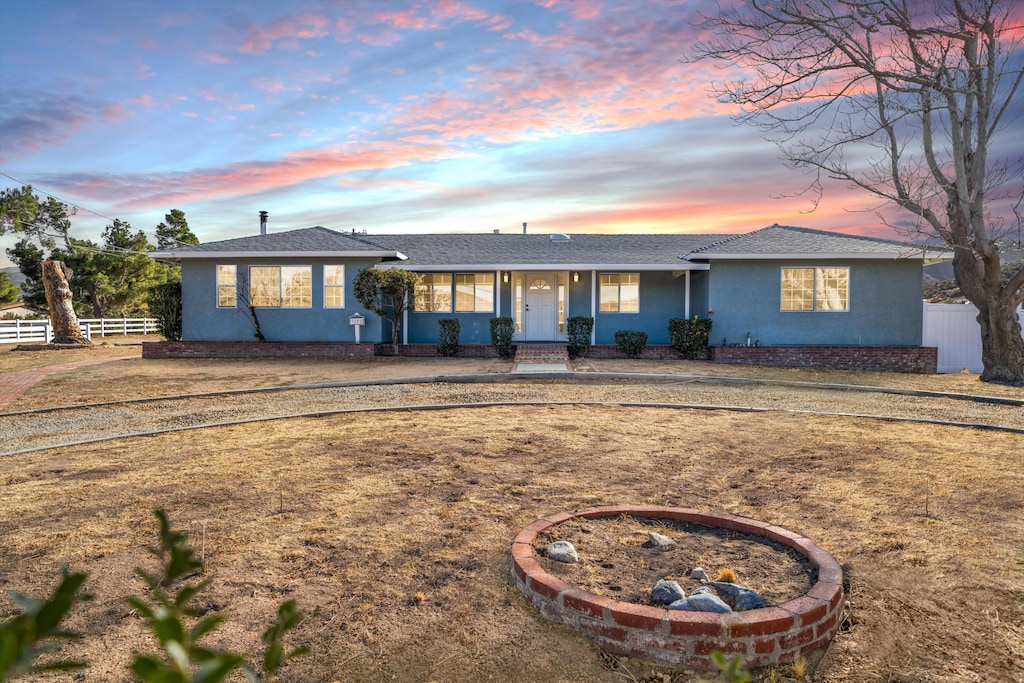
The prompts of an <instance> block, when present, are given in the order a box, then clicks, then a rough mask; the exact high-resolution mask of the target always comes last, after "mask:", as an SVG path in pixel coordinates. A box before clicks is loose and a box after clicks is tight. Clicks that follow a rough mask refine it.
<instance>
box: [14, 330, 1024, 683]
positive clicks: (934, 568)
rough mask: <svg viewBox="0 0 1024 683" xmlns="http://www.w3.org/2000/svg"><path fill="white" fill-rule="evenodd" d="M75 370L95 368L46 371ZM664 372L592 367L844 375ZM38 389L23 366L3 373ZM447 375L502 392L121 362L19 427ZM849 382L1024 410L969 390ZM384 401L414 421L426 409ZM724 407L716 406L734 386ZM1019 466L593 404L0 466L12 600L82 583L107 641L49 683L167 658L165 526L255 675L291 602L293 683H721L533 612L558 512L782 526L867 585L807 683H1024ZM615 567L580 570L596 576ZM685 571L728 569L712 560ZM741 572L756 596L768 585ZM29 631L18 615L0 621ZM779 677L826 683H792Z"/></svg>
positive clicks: (901, 425)
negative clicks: (151, 584)
mask: <svg viewBox="0 0 1024 683" xmlns="http://www.w3.org/2000/svg"><path fill="white" fill-rule="evenodd" d="M123 352H124V349H120V350H118V353H123ZM73 353H75V354H88V353H89V352H88V351H76V352H73ZM22 355H23V356H29V355H31V356H39V355H42V354H41V353H33V354H22ZM71 360H79V358H71V357H70V356H61V357H60V359H59V360H51V363H54V362H68V361H71ZM31 362H35V361H31ZM637 363H641V365H636V364H637ZM642 363H643V362H642V361H633V362H627V361H604V362H602V361H594V363H593V365H594V366H596V369H599V370H602V369H616V370H617V371H624V370H622V369H621V368H622V367H623V366H628V367H630V368H634V370H632V371H637V370H635V368H652V367H657V368H658V369H657V370H649V371H652V372H666V371H672V370H675V371H676V372H680V373H684V374H685V373H697V374H700V373H715V372H719V371H721V372H722V373H723V374H728V373H733V374H734V375H735V376H752V375H756V374H757V373H764V376H767V377H769V378H770V377H773V376H781V377H784V378H786V379H791V380H796V381H814V380H815V376H816V375H817V376H818V379H820V378H821V376H822V375H824V376H825V377H826V378H827V379H824V380H823V381H829V382H835V381H840V380H837V379H835V377H836V375H835V374H833V373H814V372H811V371H801V372H795V373H794V372H790V371H787V370H780V369H763V370H762V369H757V368H738V369H737V368H719V367H715V366H708V365H707V364H697V363H693V364H682V363H680V364H678V365H673V364H657V365H656V366H655V365H642ZM44 364H45V363H44ZM601 366H605V367H601ZM611 366H616V367H611ZM23 367H24V366H22V365H20V364H19V361H18V360H14V359H11V358H10V357H8V355H7V353H4V352H0V372H9V371H14V370H20V369H23ZM438 367H440V368H443V369H437V368H438ZM469 367H472V368H475V369H465V368H469ZM504 370H505V371H507V367H506V368H504ZM446 371H449V372H455V371H460V372H487V371H491V372H500V371H502V368H501V366H500V365H498V366H496V365H493V361H487V360H465V361H454V362H451V363H438V362H433V361H431V362H426V363H423V364H419V365H417V364H414V363H412V362H391V363H387V362H373V363H355V364H351V365H346V364H345V363H344V362H330V363H318V362H316V361H289V362H287V363H281V364H275V363H267V362H262V363H259V362H242V361H226V362H225V361H202V362H195V361H188V362H184V363H177V364H175V363H172V362H170V361H153V362H150V361H143V360H131V361H119V362H115V363H110V364H106V365H100V366H93V367H90V368H83V369H81V370H80V371H75V373H74V376H69V375H70V374H71V373H68V374H67V375H54V376H52V377H50V378H48V379H46V380H44V381H43V382H42V383H41V384H40V385H38V386H37V387H36V388H35V389H32V390H31V391H30V392H29V393H28V394H27V395H26V396H25V397H23V399H19V401H16V402H15V403H14V404H13V405H11V406H10V407H9V408H8V412H14V411H19V410H29V409H32V408H39V407H43V406H45V405H47V404H49V405H69V404H72V403H78V402H81V399H79V400H73V397H75V396H81V395H82V394H83V393H88V395H89V400H100V399H101V398H103V399H106V400H110V399H117V398H122V397H129V396H130V397H144V396H169V395H174V394H178V393H184V392H185V391H188V390H197V389H198V390H203V391H211V390H215V389H232V388H245V386H247V385H248V384H247V383H255V384H259V385H263V386H272V385H279V384H307V383H313V382H323V381H340V380H343V379H348V378H352V377H357V376H381V375H388V374H392V375H395V374H397V375H402V374H406V375H430V374H439V373H442V372H446ZM840 376H841V377H842V378H844V379H843V381H851V380H853V379H856V380H859V381H855V382H852V383H857V384H880V383H882V382H889V383H890V384H896V385H898V384H900V383H909V384H913V385H922V386H921V387H918V388H934V389H936V390H941V389H942V388H944V387H945V386H947V385H946V384H944V383H945V382H949V383H951V384H953V385H956V384H958V383H964V384H963V386H970V387H971V388H972V389H974V390H975V392H976V393H987V394H992V393H996V392H1000V391H1003V390H1004V389H1005V390H1006V393H1004V394H1003V395H1006V396H1018V397H1019V396H1020V395H1021V390H1020V389H1019V388H1018V389H1013V388H990V387H983V386H979V385H978V384H977V382H976V379H975V383H974V384H973V385H969V384H966V382H968V381H969V379H968V378H963V377H959V376H956V377H952V378H929V377H921V376H891V375H890V376H886V375H881V376H869V377H859V376H857V375H856V373H845V374H841V375H840ZM247 378H248V379H247ZM83 379H88V381H87V382H83ZM0 381H2V377H0ZM85 385H88V389H87V390H86V389H85ZM567 386H571V383H566V382H560V383H544V382H541V383H531V384H526V383H524V384H523V385H507V386H503V388H502V394H503V395H505V396H508V397H511V398H514V397H515V396H516V395H517V393H522V394H524V395H526V394H528V395H529V396H530V397H531V399H533V398H534V397H536V396H537V395H538V394H543V393H544V392H550V393H551V394H552V395H557V396H558V398H559V400H561V399H562V398H564V394H565V391H566V387H567ZM978 389H981V390H982V391H978ZM602 390H604V391H609V392H614V393H615V395H617V396H619V397H620V400H622V401H628V400H630V399H631V397H633V396H634V395H646V394H644V393H643V392H644V391H645V390H646V389H645V387H644V386H643V385H642V383H636V382H614V381H609V382H606V383H603V384H602ZM953 390H958V389H953ZM389 391H390V392H394V393H395V396H394V400H395V401H397V402H399V403H400V402H401V401H402V400H403V397H404V396H405V393H406V392H413V391H423V388H422V387H418V388H417V387H415V385H410V386H409V387H404V386H398V387H391V388H389ZM432 391H434V392H435V393H439V394H440V393H443V392H444V391H445V389H444V387H435V388H434V389H432ZM723 391H724V389H723ZM706 392H710V395H708V397H707V398H706V400H707V402H708V403H709V405H711V404H714V402H713V394H714V388H713V387H712V388H708V389H706ZM704 395H705V394H702V396H704ZM851 396H853V395H852V394H851ZM842 398H843V394H842V393H839V394H838V398H837V399H836V400H842ZM223 400H224V401H230V400H231V399H230V398H225V399H223ZM773 400H774V399H773ZM991 410H992V411H994V412H997V413H999V414H1003V415H1005V414H1006V411H1007V410H1017V409H1016V408H1009V409H1008V408H1007V407H1006V406H992V407H991ZM58 412H59V411H58ZM851 412H857V411H851ZM3 420H4V415H3V414H0V427H2V425H3ZM1022 453H1024V436H1022V435H1021V434H1019V433H1009V432H1003V431H991V430H980V429H970V428H963V427H944V426H936V425H925V424H915V423H907V422H892V421H886V420H880V419H865V418H851V417H838V416H815V415H810V414H798V413H793V412H787V411H783V410H778V411H769V412H760V413H750V412H735V411H726V410H698V409H675V408H660V407H648V408H639V407H625V406H614V405H603V406H593V405H571V404H569V405H565V404H560V405H524V406H511V407H510V406H494V407H475V408H453V409H447V410H430V411H398V412H388V411H376V412H367V413H360V414H348V415H333V416H323V417H320V418H295V419H288V420H277V421H269V422H263V423H259V424H256V425H238V426H229V427H217V428H204V429H196V430H192V431H187V432H180V433H169V434H162V435H157V436H150V437H144V438H122V439H118V440H113V441H108V442H103V443H99V444H91V445H87V446H77V447H56V448H51V449H49V450H44V451H36V452H32V453H26V454H22V455H14V456H7V457H3V458H0V491H2V495H0V592H2V593H3V594H4V596H6V593H7V592H8V591H12V590H16V591H21V592H29V593H34V594H42V593H44V592H47V591H48V590H49V589H50V588H52V586H53V585H55V583H56V577H57V573H58V563H59V562H67V563H68V564H69V565H70V567H71V569H72V570H74V571H84V572H88V574H89V580H88V582H87V584H86V589H87V590H88V592H89V593H92V594H93V595H94V596H95V599H94V600H93V601H92V602H89V603H86V604H84V605H81V606H79V607H77V608H76V610H75V612H74V613H73V615H72V618H71V619H70V622H69V624H68V625H69V626H70V627H71V628H72V629H74V630H76V631H78V632H80V633H82V634H84V635H83V637H82V638H81V639H78V640H76V641H74V642H72V643H70V644H68V645H66V646H64V647H63V648H62V649H61V650H60V656H62V657H68V658H84V659H87V660H88V661H89V666H88V668H86V669H85V670H84V671H83V672H81V675H79V677H78V678H75V674H59V675H53V676H49V677H40V678H39V680H46V681H50V680H85V681H115V682H116V681H127V680H130V678H129V677H128V675H127V674H126V663H127V662H128V661H129V659H130V656H131V653H132V652H133V651H153V650H154V645H153V643H152V641H151V638H150V637H149V636H148V635H147V634H146V633H145V632H143V630H142V626H141V621H140V619H139V618H138V617H136V616H135V615H134V614H133V613H132V612H131V610H130V608H129V607H128V606H127V605H126V604H125V602H124V599H123V597H124V596H125V595H128V594H132V593H138V592H139V591H141V589H142V584H141V581H140V580H139V579H138V578H137V577H135V575H134V573H133V568H134V567H137V566H145V567H150V568H151V567H152V560H151V559H150V557H149V555H148V553H147V552H146V547H147V546H150V545H152V544H153V543H154V542H155V540H156V529H157V526H156V521H155V519H154V518H153V515H152V511H153V509H155V508H162V509H164V510H166V511H167V512H168V514H169V516H170V518H171V520H172V523H173V524H175V525H176V526H177V527H180V528H183V529H185V530H188V531H189V532H190V534H191V537H192V540H193V542H194V545H195V546H196V547H197V549H200V551H201V552H202V554H203V556H204V558H205V561H206V564H207V573H208V575H209V576H211V577H212V579H213V583H212V588H211V589H210V590H209V591H208V592H207V593H204V597H203V600H204V606H205V607H206V608H207V609H209V610H214V611H219V612H220V613H222V614H223V615H224V616H225V617H226V622H225V623H224V625H223V626H222V627H221V628H220V629H219V630H218V631H217V632H215V634H214V635H213V636H212V638H211V639H210V640H211V643H214V644H221V645H224V646H226V647H229V648H232V649H236V650H239V651H243V652H249V653H254V652H256V651H257V650H258V643H259V635H260V633H261V632H262V630H263V629H264V628H265V626H266V625H267V624H268V623H269V621H270V620H271V618H272V616H273V612H274V610H275V608H276V605H277V604H278V603H279V602H281V601H282V600H284V599H288V598H294V599H295V600H297V601H298V603H299V605H300V607H301V608H302V609H303V610H304V611H305V612H306V614H307V618H306V620H305V621H304V622H303V624H302V625H301V626H300V627H299V628H298V629H297V630H296V631H295V632H294V633H293V635H292V636H291V638H290V642H291V643H293V644H296V645H298V644H305V645H308V646H309V647H310V648H311V649H312V654H311V655H310V656H308V657H305V658H303V659H300V660H298V661H297V662H295V663H293V664H291V665H290V666H289V667H288V668H287V669H286V671H285V675H284V676H283V680H287V681H339V682H340V681H345V682H348V681H353V682H354V681H424V682H425V681H438V682H441V681H453V682H456V683H470V682H476V681H508V682H513V681H515V682H519V681H580V682H584V681H587V682H589V681H594V682H598V683H602V682H608V683H612V682H615V683H622V682H625V681H635V680H644V681H665V680H668V681H680V682H681V681H691V680H699V675H698V674H696V673H694V672H685V671H678V670H672V669H667V668H664V667H654V666H648V665H645V664H644V663H643V662H641V661H639V660H622V659H618V658H614V657H608V656H605V655H602V653H600V652H599V651H598V650H597V649H596V648H594V647H593V646H592V645H591V644H590V643H589V642H588V641H587V640H586V639H585V638H584V637H582V636H581V635H579V634H577V633H576V632H574V631H572V630H571V629H569V628H567V627H565V626H562V625H559V624H555V623H553V622H551V621H549V620H547V619H545V618H544V617H542V616H541V615H540V614H539V613H537V612H536V611H535V610H534V609H533V608H532V607H530V606H529V604H528V603H527V602H526V601H525V599H524V598H523V597H522V596H521V595H520V594H519V593H518V592H517V591H516V590H515V588H514V587H513V586H512V585H511V581H510V579H509V544H510V542H511V539H512V538H513V537H514V536H515V535H516V533H517V532H518V531H519V530H520V529H521V528H522V527H524V526H526V525H527V524H529V523H531V522H533V521H534V520H536V519H538V518H539V517H541V516H543V515H545V514H548V513H551V512H556V511H561V510H575V509H580V508H584V507H590V506H594V505H613V504H621V503H634V504H655V505H673V506H680V507H692V508H699V509H707V510H718V511H724V512H729V513H732V514H739V515H745V516H749V517H752V518H755V519H759V520H764V521H769V522H772V523H775V524H779V525H781V526H783V527H786V528H788V529H791V530H793V531H797V532H799V533H802V534H804V535H806V536H807V537H809V538H810V539H812V540H814V541H815V542H816V543H817V544H818V545H820V546H821V547H823V548H825V549H826V550H828V551H829V552H831V553H832V554H833V556H835V557H836V559H837V560H838V561H839V562H840V563H843V564H844V566H845V567H846V569H847V571H848V574H847V579H848V582H849V586H850V592H849V596H848V599H849V600H850V610H849V614H848V619H847V622H846V624H845V626H844V629H843V631H842V632H841V633H840V635H839V637H838V638H837V639H836V641H835V642H834V643H833V645H832V646H831V648H829V650H828V652H827V653H826V655H825V657H824V658H823V659H822V661H821V662H820V664H819V665H818V667H817V670H816V671H815V672H813V677H812V678H811V677H808V680H814V681H822V682H830V683H839V682H843V683H853V682H868V681H872V682H874V681H891V682H904V683H911V682H917V681H928V682H931V681H943V682H946V681H948V682H950V683H952V682H953V681H979V682H980V681H1024V468H1022V466H1021V465H1022ZM621 536H622V534H619V533H616V535H615V538H612V539H610V540H609V542H616V541H617V539H618V538H619V537H621ZM641 540H642V539H641ZM602 554H603V551H602V550H599V549H597V548H593V549H589V550H588V549H587V548H581V558H582V562H583V568H584V569H585V568H586V567H587V566H588V563H590V564H591V565H593V564H594V563H595V561H596V558H598V557H599V556H600V555H602ZM680 561H681V563H684V564H687V565H689V564H695V563H697V562H698V561H699V562H702V563H704V566H705V568H707V569H709V571H712V572H713V571H715V570H717V569H720V568H722V567H721V566H720V564H721V562H722V560H721V559H720V558H719V557H717V556H716V555H714V554H707V555H703V556H701V557H699V558H692V559H691V558H686V561H685V562H683V558H681V560H680ZM593 568H594V570H595V572H596V571H597V569H598V567H596V566H595V567H593ZM735 568H736V569H737V571H738V572H739V574H740V580H741V581H742V580H743V579H744V575H745V571H748V570H747V568H744V567H735ZM688 569H689V567H688V566H685V567H680V568H679V569H678V570H677V571H678V572H679V573H682V572H684V571H688ZM754 571H755V569H754V568H750V569H749V572H750V573H751V574H753V573H754ZM595 585H600V582H598V583H597V584H595ZM631 590H636V589H635V588H633V589H631ZM13 610H14V607H13V605H12V603H10V602H9V601H8V600H7V599H6V597H3V598H0V617H3V616H7V615H9V614H11V613H12V612H13ZM764 676H766V677H767V676H775V679H776V680H803V679H801V678H797V677H796V676H794V675H793V674H792V672H791V671H776V672H774V673H770V674H769V673H765V674H764ZM29 680H32V679H29Z"/></svg>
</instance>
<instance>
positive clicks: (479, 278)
mask: <svg viewBox="0 0 1024 683" xmlns="http://www.w3.org/2000/svg"><path fill="white" fill-rule="evenodd" d="M467 278H468V281H467ZM460 279H461V280H462V281H461V282H460ZM453 281H454V285H455V297H454V298H455V312H456V313H494V283H495V278H494V273H455V277H454V278H453ZM460 288H461V289H462V290H463V291H462V292H461V293H462V294H463V296H468V297H469V301H470V302H471V303H472V307H471V308H466V307H464V306H463V307H460V301H459V299H460V297H459V294H460V291H459V290H460ZM467 288H468V291H467ZM484 288H489V289H490V290H491V295H490V296H489V297H486V296H485V297H483V298H481V296H480V294H478V291H479V290H481V289H484ZM483 301H486V302H487V303H486V304H484V303H482V302H483ZM485 306H486V307H485Z"/></svg>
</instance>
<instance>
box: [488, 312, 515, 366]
mask: <svg viewBox="0 0 1024 683" xmlns="http://www.w3.org/2000/svg"><path fill="white" fill-rule="evenodd" d="M515 332H516V322H515V321H514V320H512V318H506V317H502V318H491V346H493V347H494V350H495V351H497V352H498V356H500V357H501V358H511V357H512V354H513V350H512V335H513V334H515Z"/></svg>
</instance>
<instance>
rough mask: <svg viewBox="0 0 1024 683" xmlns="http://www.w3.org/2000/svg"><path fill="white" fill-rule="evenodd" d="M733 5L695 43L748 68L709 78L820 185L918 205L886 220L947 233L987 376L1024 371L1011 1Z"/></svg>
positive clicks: (915, 230)
mask: <svg viewBox="0 0 1024 683" xmlns="http://www.w3.org/2000/svg"><path fill="white" fill-rule="evenodd" d="M730 4H732V5H733V8H731V9H722V10H720V13H719V14H718V15H716V16H711V17H706V18H705V21H704V24H703V27H704V28H705V29H709V33H708V37H707V38H706V39H705V40H703V41H702V42H700V43H698V44H697V45H696V47H695V49H694V52H693V54H692V55H691V56H690V57H689V59H690V60H691V61H700V60H712V61H715V62H717V63H719V64H721V65H724V66H726V67H727V68H731V67H733V66H735V67H739V68H740V69H741V70H742V72H743V75H741V76H737V77H736V78H734V79H732V80H726V81H725V82H722V83H716V84H714V85H713V86H712V90H713V93H714V94H715V95H716V96H717V97H718V98H719V100H720V101H723V102H727V103H733V104H738V105H740V113H739V114H738V115H737V118H738V119H739V120H740V121H742V122H745V123H749V124H753V125H755V126H758V127H759V128H760V129H761V130H763V131H764V132H765V134H766V136H767V137H768V138H769V139H772V140H773V141H775V142H776V143H777V144H778V145H779V147H780V149H781V150H782V153H783V157H784V159H785V160H786V161H787V162H789V163H790V164H792V165H793V166H795V167H797V168H800V169H802V170H805V171H808V172H810V173H812V174H813V177H814V180H813V181H812V185H811V187H812V188H813V189H814V190H816V191H817V192H818V193H820V191H821V180H822V179H823V178H832V179H838V180H841V181H846V182H848V183H851V184H852V185H853V186H856V187H858V188H861V189H864V190H866V191H867V192H869V193H872V194H873V195H875V196H876V197H879V198H881V199H883V200H885V201H887V202H893V203H895V204H896V205H897V206H899V207H901V208H902V209H904V210H906V211H908V212H909V213H910V214H912V215H913V216H914V217H915V219H914V220H913V221H912V222H910V223H909V224H907V223H901V224H899V225H894V226H893V227H895V228H896V229H897V230H900V231H901V232H902V233H903V234H912V235H914V236H915V237H916V238H919V239H932V240H934V239H938V240H941V241H942V242H943V243H945V245H947V246H948V247H949V248H951V249H952V251H953V271H954V273H955V275H956V279H957V283H958V284H959V285H960V288H961V290H962V291H963V293H964V295H965V296H966V297H967V298H968V299H969V300H970V301H971V302H972V303H973V304H974V305H975V306H977V307H978V310H979V314H978V322H979V323H980V324H981V339H982V359H983V362H984V371H983V372H982V375H981V379H982V380H983V381H994V382H1008V383H1014V384H1016V383H1022V382H1024V341H1022V339H1021V327H1020V324H1019V322H1018V321H1017V316H1016V308H1017V306H1018V305H1019V304H1021V303H1022V302H1024V268H1022V269H1020V270H1018V271H1017V272H1014V273H1011V274H1010V277H1009V278H1008V281H1007V280H1004V282H1003V283H1001V282H1000V265H1001V263H1000V243H999V240H1000V239H1001V238H1002V237H1004V236H1005V234H1006V233H1007V232H1008V231H1009V230H1010V229H1012V228H1015V227H1016V228H1019V225H1020V221H1021V215H1020V212H1019V208H1020V206H1021V200H1022V196H1024V183H1022V175H1024V174H1022V171H1024V160H1022V157H1021V156H1020V155H1019V154H1018V155H1016V156H1014V155H1013V154H1010V155H1009V156H1008V157H1007V156H1006V155H1005V154H1004V156H1003V157H1000V156H999V153H1000V150H1001V149H1013V147H1009V146H1003V147H1001V146H1000V145H998V144H997V139H999V138H1000V136H1007V137H1010V138H1013V137H1015V136H1019V135H1020V130H1019V128H1018V129H1017V130H1016V131H1014V130H1012V129H1011V128H1010V125H1009V124H1010V123H1011V122H1012V121H1013V120H1014V117H1015V115H1019V113H1020V111H1019V105H1020V101H1019V93H1020V86H1021V81H1022V78H1024V70H1022V68H1021V66H1022V63H1024V50H1022V49H1021V45H1020V36H1021V35H1022V30H1021V26H1020V19H1021V16H1020V12H1019V11H1018V12H1017V13H1016V14H1014V13H1013V12H1014V7H1015V3H1014V2H1013V0H747V1H746V2H742V3H735V4H734V3H730ZM1014 107H1017V108H1018V109H1017V111H1016V112H1014V111H1013V108H1014ZM1017 139H1018V140H1019V137H1018V138H1017ZM1017 149H1019V147H1018V148H1017ZM818 196H820V194H819V195H818ZM1011 217H1012V218H1011ZM883 220H884V219H883ZM1011 223H1012V225H1011Z"/></svg>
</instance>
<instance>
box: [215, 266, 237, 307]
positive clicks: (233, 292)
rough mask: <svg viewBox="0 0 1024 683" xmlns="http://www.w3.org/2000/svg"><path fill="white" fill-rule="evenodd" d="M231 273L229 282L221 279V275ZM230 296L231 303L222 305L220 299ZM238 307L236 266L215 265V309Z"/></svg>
mask: <svg viewBox="0 0 1024 683" xmlns="http://www.w3.org/2000/svg"><path fill="white" fill-rule="evenodd" d="M228 272H230V273H231V282H228V281H227V278H224V279H222V278H221V275H222V274H225V275H226V274H227V273H228ZM229 295H230V298H231V303H230V304H222V303H221V300H222V299H221V297H222V296H224V297H227V296H229ZM237 307H238V266H235V265H229V264H226V263H224V264H218V265H217V308H237Z"/></svg>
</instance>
